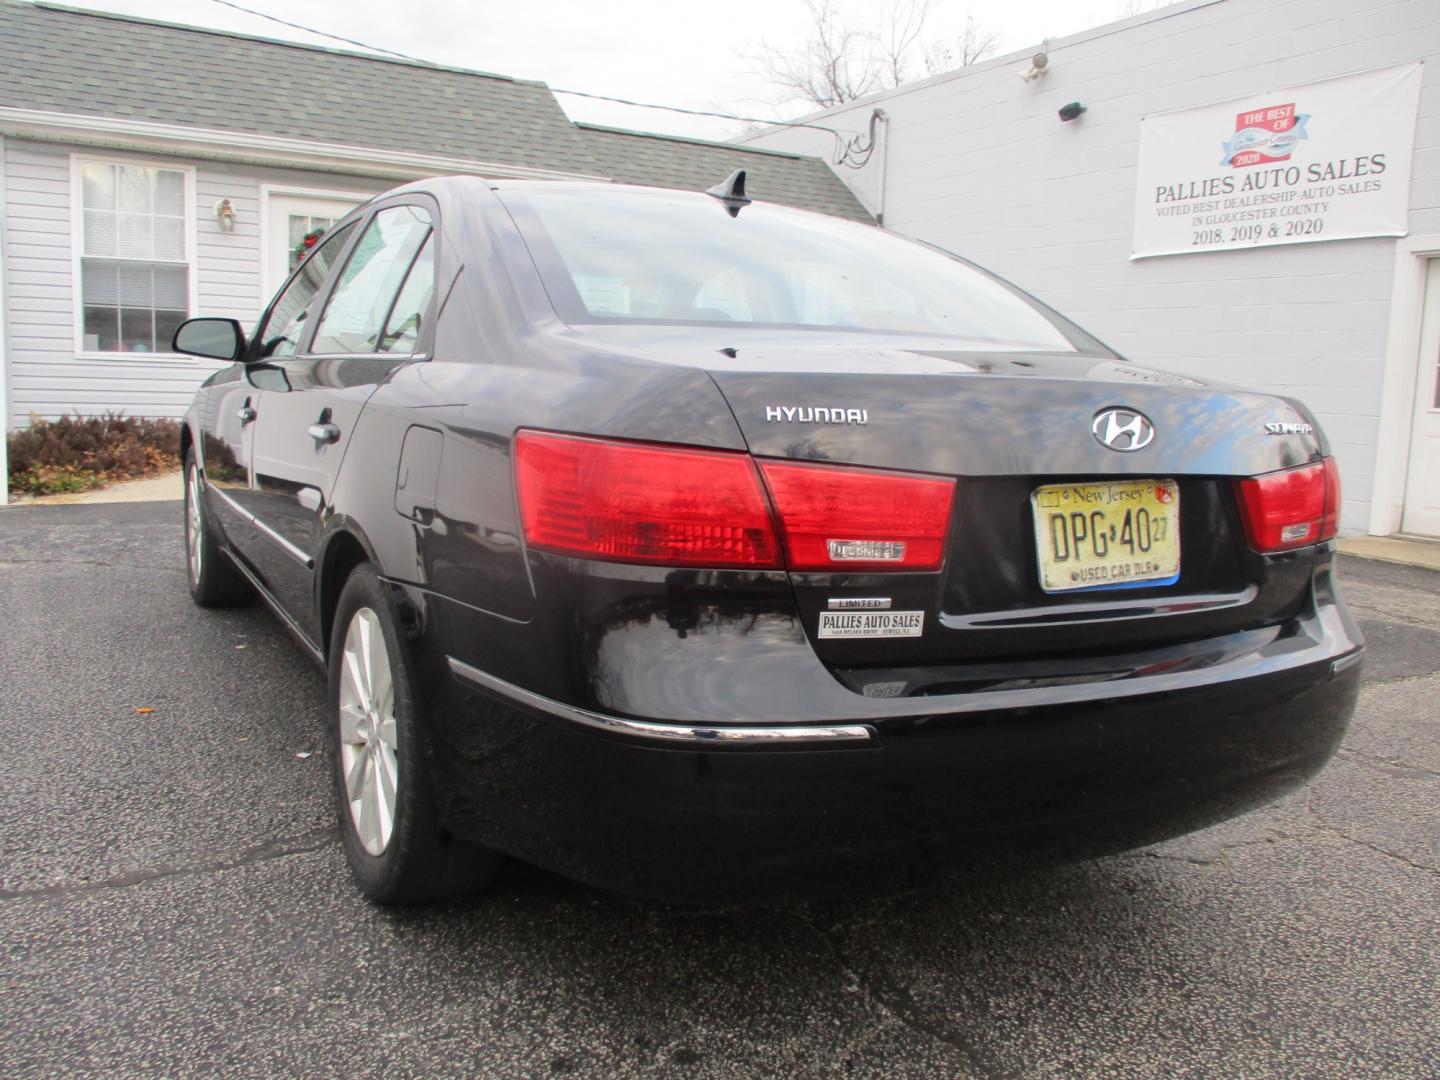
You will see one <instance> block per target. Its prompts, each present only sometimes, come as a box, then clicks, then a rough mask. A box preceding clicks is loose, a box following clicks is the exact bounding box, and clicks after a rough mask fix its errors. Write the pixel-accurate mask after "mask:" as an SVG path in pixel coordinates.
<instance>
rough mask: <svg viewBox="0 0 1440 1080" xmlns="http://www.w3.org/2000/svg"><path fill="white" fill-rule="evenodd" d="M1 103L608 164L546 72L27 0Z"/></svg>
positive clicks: (7, 33)
mask: <svg viewBox="0 0 1440 1080" xmlns="http://www.w3.org/2000/svg"><path fill="white" fill-rule="evenodd" d="M0 105H6V106H10V107H13V108H26V109H45V110H53V111H56V112H66V113H81V114H88V115H92V116H131V117H135V118H139V119H144V120H153V121H156V122H159V123H167V124H181V125H189V126H192V127H202V128H215V129H219V130H223V131H243V132H250V133H255V134H261V135H279V136H285V137H289V138H295V139H310V140H314V141H317V142H327V143H340V144H344V145H348V146H370V147H383V148H385V149H387V150H400V151H409V152H412V153H424V154H443V155H445V156H448V157H455V158H464V159H468V160H472V161H493V162H499V163H504V164H507V165H524V166H530V167H532V168H545V169H557V170H562V171H566V172H576V173H588V174H592V175H593V174H596V173H597V170H596V168H595V165H594V162H592V161H591V160H590V158H589V156H588V154H587V153H586V150H585V146H584V143H583V142H582V140H581V138H580V136H579V134H578V133H577V132H576V130H575V128H574V127H573V126H572V125H571V123H570V121H569V119H568V118H567V117H566V116H565V113H564V111H563V110H562V109H561V108H560V105H559V103H557V102H556V100H555V98H554V96H553V95H552V94H551V93H550V90H549V88H547V87H546V86H545V84H544V83H538V82H527V81H522V80H519V79H510V78H506V77H504V76H501V75H485V74H481V73H479V72H473V71H461V70H458V69H454V68H445V67H434V66H430V65H427V64H417V63H410V62H407V61H403V60H389V59H385V58H383V57H374V56H365V55H361V54H359V53H349V52H341V51H339V50H334V49H322V48H316V47H313V46H309V45H297V44H293V43H289V42H280V41H273V40H269V39H265V38H255V37H245V36H241V35H237V34H230V33H225V32H222V31H213V30H203V29H199V28H195V27H185V26H177V25H174V24H171V23H160V22H152V21H149V20H144V19H136V18H133V17H130V16H118V15H108V14H104V13H100V12H90V11H79V10H76V9H73V8H64V7H53V6H49V5H40V4H28V3H16V2H14V0H0Z"/></svg>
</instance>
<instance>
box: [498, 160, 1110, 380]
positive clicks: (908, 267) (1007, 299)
mask: <svg viewBox="0 0 1440 1080" xmlns="http://www.w3.org/2000/svg"><path fill="white" fill-rule="evenodd" d="M501 195H502V196H503V197H504V200H505V204H506V206H507V207H509V209H510V211H511V214H512V215H513V216H514V218H515V221H516V223H517V224H518V225H519V227H520V230H521V232H522V234H523V235H524V236H525V241H526V243H527V245H528V246H529V248H530V251H531V254H532V255H533V256H534V257H535V261H536V265H537V266H538V267H539V270H540V274H541V277H542V278H543V279H544V281H545V287H546V290H547V291H548V292H549V294H550V299H551V301H552V302H553V303H554V304H555V307H556V309H557V311H558V312H559V314H560V317H561V318H562V319H564V320H565V321H566V322H570V323H610V322H636V323H680V324H687V323H698V324H719V325H728V324H731V323H742V324H751V325H757V326H758V325H763V326H780V327H788V328H800V329H826V330H837V329H843V330H849V331H856V330H859V331H875V332H885V333H905V334H926V335H943V336H946V337H956V338H964V339H967V340H970V341H974V342H976V343H980V344H984V345H993V346H1002V347H1014V348H1027V349H1036V350H1045V351H1061V352H1073V351H1075V344H1076V342H1075V338H1076V337H1078V338H1079V342H1081V343H1085V344H1088V339H1086V338H1084V336H1083V335H1081V334H1079V332H1078V331H1075V330H1074V329H1073V328H1068V329H1070V333H1068V334H1067V332H1066V329H1067V328H1066V327H1064V325H1063V324H1062V322H1061V321H1060V320H1059V319H1057V318H1056V317H1055V316H1053V315H1052V314H1051V313H1049V312H1047V311H1045V310H1044V309H1043V308H1041V307H1040V306H1039V305H1038V304H1036V303H1035V302H1033V301H1031V300H1030V299H1029V298H1028V297H1026V296H1024V295H1023V294H1022V293H1020V292H1019V291H1018V290H1015V289H1012V288H1011V287H1009V286H1008V285H1006V284H1004V283H1003V282H1000V281H998V280H997V279H995V278H993V277H991V276H989V275H988V274H985V273H983V272H982V271H980V270H978V269H976V268H975V267H973V266H970V265H969V264H967V263H964V262H962V261H960V260H958V259H955V258H952V257H950V256H948V255H945V254H942V253H941V252H938V251H936V250H934V249H932V248H928V247H925V246H923V245H921V244H917V243H914V242H913V241H909V240H905V239H902V238H900V237H898V236H895V235H893V234H890V233H886V232H883V231H881V230H880V229H877V228H874V227H871V226H867V225H860V224H857V223H854V222H848V221H840V220H837V219H834V218H828V217H824V216H822V215H820V214H811V213H805V212H802V211H795V210H788V209H786V208H784V207H778V206H770V205H764V204H760V203H756V204H753V205H751V206H747V207H745V208H744V209H743V210H741V211H740V214H739V216H738V217H736V218H731V217H730V215H729V214H728V213H726V211H725V207H724V206H722V205H721V204H720V203H719V202H718V201H717V200H715V199H712V198H709V197H707V196H697V195H690V194H686V193H682V192H661V191H637V190H634V189H629V190H626V189H616V190H614V191H583V192H576V191H575V190H573V189H571V190H568V191H565V190H557V191H555V192H553V193H552V192H545V191H527V192H523V193H522V192H518V191H514V190H510V191H502V192H501Z"/></svg>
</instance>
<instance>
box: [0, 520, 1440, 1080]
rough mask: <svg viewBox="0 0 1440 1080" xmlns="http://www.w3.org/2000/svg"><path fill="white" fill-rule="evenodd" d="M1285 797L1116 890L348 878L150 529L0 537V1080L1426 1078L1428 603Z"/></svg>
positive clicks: (1433, 578)
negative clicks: (1341, 733) (689, 906)
mask: <svg viewBox="0 0 1440 1080" xmlns="http://www.w3.org/2000/svg"><path fill="white" fill-rule="evenodd" d="M1342 574H1343V579H1344V582H1345V588H1346V595H1347V597H1348V599H1349V601H1350V604H1351V607H1352V609H1353V610H1354V612H1355V614H1356V615H1357V617H1358V618H1359V620H1360V622H1361V624H1362V626H1363V627H1364V629H1365V632H1366V634H1367V636H1368V638H1369V641H1370V648H1371V652H1370V657H1369V660H1368V662H1367V667H1366V678H1367V684H1366V687H1365V690H1364V692H1363V694H1362V696H1361V701H1360V706H1359V710H1358V712H1357V714H1356V717H1355V721H1354V725H1353V727H1352V729H1351V732H1350V735H1349V737H1348V739H1347V741H1346V743H1345V745H1344V747H1343V749H1342V750H1341V751H1340V753H1339V755H1338V756H1337V757H1336V759H1335V760H1334V761H1333V762H1332V763H1331V765H1330V766H1329V768H1328V769H1327V770H1326V771H1325V772H1324V773H1322V774H1321V776H1320V777H1319V778H1318V779H1317V780H1316V781H1315V782H1314V783H1313V784H1312V785H1311V786H1310V787H1309V788H1308V789H1307V790H1305V791H1304V792H1301V793H1299V794H1297V795H1294V796H1292V797H1290V798H1288V799H1286V800H1284V801H1283V802H1281V803H1279V804H1277V805H1275V806H1273V807H1270V808H1268V809H1265V810H1263V811H1260V812H1257V813H1255V814H1252V815H1250V816H1249V817H1246V818H1243V819H1241V820H1239V821H1235V822H1231V823H1228V824H1225V825H1222V826H1219V827H1217V828H1213V829H1210V830H1207V831H1205V832H1202V833H1199V834H1196V835H1194V836H1191V837H1186V838H1184V839H1182V840H1178V841H1174V842H1171V843H1168V844H1164V845H1161V846H1158V847H1154V848H1150V849H1147V850H1144V851H1140V852H1135V853H1131V854H1128V855H1124V856H1118V857H1115V858H1109V859H1103V860H1099V861H1096V862H1090V863H1084V864H1079V865H1071V866H1064V867H1056V868H1012V869H1010V870H1007V871H1003V872H1002V871H995V872H992V873H989V874H986V875H985V876H983V877H979V878H976V877H967V876H964V875H959V874H952V875H950V876H948V877H946V878H944V879H942V880H941V881H938V882H936V883H934V884H931V885H928V886H926V887H923V888H920V889H916V890H913V891H910V892H905V893H902V894H898V895H893V896H887V897H883V898H879V899H877V898H873V897H870V898H856V899H849V900H831V901H824V902H820V901H811V902H793V903H789V904H784V905H778V906H771V907H764V908H750V909H742V910H719V911H693V910H686V909H681V908H671V907H666V906H663V905H657V904H643V903H637V902H632V901H628V900H624V899H620V898H617V897H613V896H610V895H607V894H605V893H600V892H596V891H594V890H591V889H588V888H585V887H583V886H580V885H576V884H573V883H571V882H568V881H565V880H562V879H560V878H557V877H554V876H552V875H549V874H545V873H542V872H540V871H538V870H533V869H529V868H526V867H524V866H520V865H512V867H511V868H510V869H509V870H507V872H506V873H505V874H504V875H503V876H502V877H501V879H500V880H499V881H498V883H497V884H496V885H495V886H494V887H493V888H492V889H491V890H489V891H488V892H485V893H483V894H481V895H478V896H475V897H471V898H467V899H465V900H461V901H457V902H454V903H451V904H447V905H444V906H439V907H433V908H429V909H424V910H419V911H412V912H405V913H399V914H397V913H391V912H386V911H383V910H380V909H377V908H375V907H373V906H371V905H370V904H368V903H367V902H365V901H364V900H363V899H361V897H360V896H359V895H358V893H356V892H355V890H354V889H353V888H352V886H351V884H350V882H349V880H348V878H347V876H346V872H345V866H344V861H343V858H342V855H341V852H340V848H339V843H338V840H337V834H336V831H335V829H334V826H333V811H332V808H331V802H330V790H329V777H328V773H327V765H326V761H325V756H324V751H323V749H322V745H321V744H322V735H321V717H322V715H323V710H324V706H323V689H324V688H323V681H322V678H321V675H320V673H319V672H318V671H317V670H316V669H315V668H313V667H312V666H311V665H310V664H309V663H308V661H306V660H305V658H304V657H303V656H302V654H301V653H300V651H299V649H298V647H296V646H295V645H294V644H293V643H292V641H291V640H290V639H289V638H288V637H287V635H286V634H285V632H284V631H283V630H282V629H281V628H280V626H279V624H278V623H277V622H276V621H275V619H274V618H273V617H271V616H270V615H269V614H268V613H267V612H266V611H265V610H264V609H263V608H261V607H258V606H257V607H253V608H248V609H242V610H235V611H226V612H207V611H201V610H200V609H198V608H195V607H194V606H192V605H191V603H190V599H189V596H188V595H187V593H186V589H185V578H184V571H183V568H182V554H181V527H180V509H179V504H177V503H150V504H133V505H100V506H73V507H20V508H15V509H10V510H5V511H0V611H3V618H4V629H3V631H0V702H3V713H0V716H3V719H0V735H3V737H0V1076H3V1077H22V1076H26V1077H28V1076H36V1077H42V1076H43V1077H58V1076H68V1075H105V1076H115V1077H118V1076H130V1075H171V1076H192V1075H200V1074H205V1075H212V1074H213V1075H221V1074H223V1075H236V1076H241V1075H244V1076H298V1075H304V1076H349V1077H363V1076H385V1077H399V1076H417V1077H442V1076H484V1077H546V1076H584V1077H591V1076H594V1077H630V1076H667V1077H668V1076H678V1077H691V1076H694V1077H725V1078H733V1077H746V1076H766V1077H772V1076H855V1077H872V1076H873V1077H884V1078H886V1080H891V1078H900V1077H912V1076H913V1077H1067V1078H1075V1077H1091V1076H1095V1077H1102V1076H1103V1077H1225V1078H1231V1077H1242V1076H1243V1077H1368V1076H1393V1077H1406V1078H1412V1077H1413V1078H1425V1077H1436V1076H1440V738H1437V734H1440V574H1437V573H1435V572H1432V571H1428V570H1420V569H1412V568H1407V567H1400V566H1392V565H1387V564H1382V563H1374V562H1365V561H1361V560H1356V559H1350V558H1346V559H1345V560H1344V561H1343V565H1342Z"/></svg>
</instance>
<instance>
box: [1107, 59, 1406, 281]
mask: <svg viewBox="0 0 1440 1080" xmlns="http://www.w3.org/2000/svg"><path fill="white" fill-rule="evenodd" d="M1422 70H1423V69H1422V67H1421V65H1420V64H1418V63H1417V64H1406V65H1404V66H1402V67H1394V68H1385V69H1384V70H1381V71H1366V72H1362V73H1361V74H1358V75H1345V76H1342V77H1341V78H1338V79H1328V80H1326V81H1325V82H1318V83H1312V84H1311V85H1309V86H1298V87H1295V88H1293V89H1290V90H1277V91H1275V92H1273V93H1268V94H1259V95H1257V96H1255V97H1248V98H1237V99H1235V100H1234V101H1227V102H1223V103H1221V104H1219V105H1205V106H1202V107H1201V108H1198V109H1185V110H1183V111H1181V112H1173V113H1162V114H1161V115H1159V116H1147V117H1145V118H1144V119H1143V120H1142V121H1141V122H1140V158H1139V163H1138V165H1137V166H1136V190H1135V248H1134V252H1133V254H1132V255H1131V258H1136V259H1139V258H1144V257H1145V256H1147V255H1176V254H1180V253H1183V252H1187V251H1223V250H1226V249H1230V248H1246V247H1261V246H1268V245H1271V244H1299V243H1307V242H1309V241H1313V240H1338V239H1343V238H1345V237H1353V236H1403V235H1404V234H1405V231H1406V210H1407V207H1408V205H1409V196H1410V156H1411V152H1412V150H1413V147H1414V142H1415V111H1416V108H1417V106H1418V103H1419V100H1420V80H1421V73H1422Z"/></svg>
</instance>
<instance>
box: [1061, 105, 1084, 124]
mask: <svg viewBox="0 0 1440 1080" xmlns="http://www.w3.org/2000/svg"><path fill="white" fill-rule="evenodd" d="M1084 111H1085V106H1084V105H1081V104H1080V103H1079V102H1078V101H1072V102H1070V104H1069V105H1062V106H1060V119H1061V120H1067V121H1068V120H1074V119H1075V118H1076V117H1077V116H1079V115H1080V114H1081V113H1083V112H1084Z"/></svg>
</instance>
